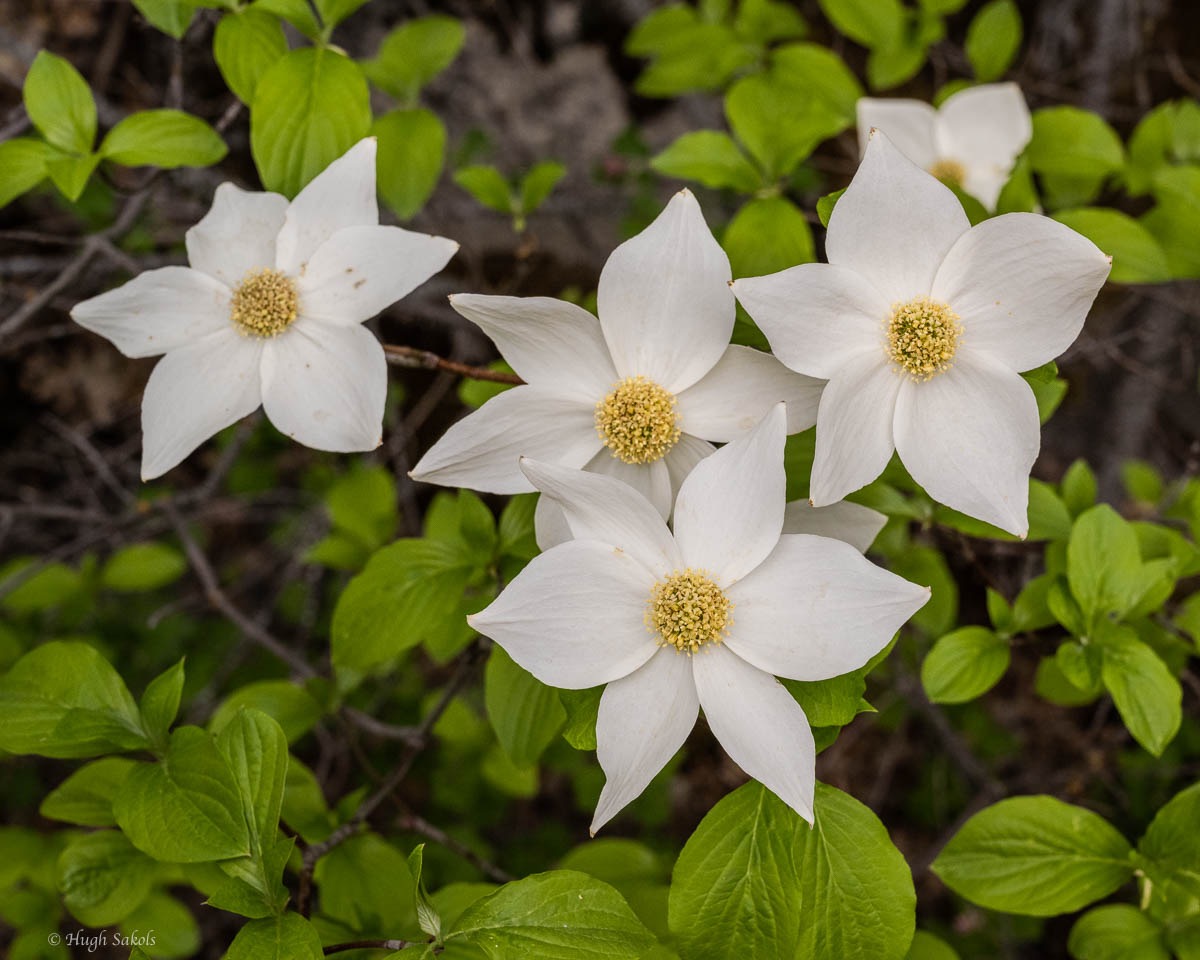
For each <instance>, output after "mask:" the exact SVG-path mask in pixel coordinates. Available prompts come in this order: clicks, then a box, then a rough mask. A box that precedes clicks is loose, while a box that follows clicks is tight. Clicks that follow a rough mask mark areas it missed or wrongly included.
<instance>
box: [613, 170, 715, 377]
mask: <svg viewBox="0 0 1200 960" xmlns="http://www.w3.org/2000/svg"><path fill="white" fill-rule="evenodd" d="M731 276H732V274H731V273H730V269H729V258H728V257H727V256H725V251H724V250H722V249H721V247H720V245H719V244H718V243H717V241H716V240H714V239H713V235H712V233H711V232H710V231H709V229H708V225H707V224H706V223H705V222H704V215H703V214H702V213H701V212H700V204H698V203H697V202H696V198H695V197H693V196H692V194H691V193H690V192H689V191H687V190H681V191H680V192H679V193H677V194H675V196H674V197H673V198H672V199H671V202H670V203H668V204H667V208H666V209H665V210H664V211H663V212H662V213H660V214H659V215H658V218H657V219H656V220H655V221H654V222H653V223H652V224H650V226H648V227H647V228H646V229H645V230H643V231H642V232H641V233H639V234H638V235H637V236H636V237H633V238H632V239H630V240H626V241H625V242H624V243H623V244H621V245H620V246H619V247H617V249H616V250H614V251H613V252H612V255H611V256H610V257H609V258H608V262H607V263H606V264H605V265H604V270H603V271H602V272H601V273H600V287H599V290H598V292H597V308H598V313H599V314H600V325H601V327H602V328H603V330H604V339H605V340H607V341H608V347H609V350H610V352H611V353H612V357H613V362H614V363H615V364H616V368H617V373H618V374H619V375H620V376H622V377H632V376H644V377H646V378H648V379H650V380H653V381H654V382H655V383H657V384H658V385H659V386H660V387H662V388H663V389H665V390H668V391H670V392H671V393H678V392H679V391H681V390H683V389H685V388H686V387H690V386H691V385H692V384H693V383H695V382H696V381H697V380H699V379H700V378H701V377H702V376H704V374H706V373H707V372H708V371H709V370H711V369H712V368H713V365H714V364H715V363H716V362H717V361H718V360H720V359H721V354H723V353H724V352H725V347H726V346H727V345H728V344H729V336H730V334H731V333H732V332H733V320H734V310H735V308H734V303H733V294H732V293H730V292H729V278H730V277H731Z"/></svg>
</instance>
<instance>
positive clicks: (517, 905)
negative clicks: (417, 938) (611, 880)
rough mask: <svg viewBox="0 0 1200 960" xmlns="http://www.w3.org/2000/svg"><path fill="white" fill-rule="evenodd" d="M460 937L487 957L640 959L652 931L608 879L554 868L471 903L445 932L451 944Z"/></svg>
mask: <svg viewBox="0 0 1200 960" xmlns="http://www.w3.org/2000/svg"><path fill="white" fill-rule="evenodd" d="M460 943H462V944H469V945H470V946H473V947H477V948H478V949H479V950H480V951H481V952H482V954H483V955H484V956H486V957H488V958H489V960H508V958H512V957H520V958H521V960H561V958H563V957H567V956H569V957H570V958H571V960H639V958H641V957H642V956H643V954H644V953H645V952H646V951H647V950H649V949H650V947H651V946H653V944H654V935H653V934H651V933H650V931H649V930H647V929H646V927H645V926H644V925H643V924H642V922H641V921H640V920H638V918H637V917H636V916H634V913H633V911H632V910H630V908H629V905H628V904H627V903H626V902H625V900H624V898H622V896H621V895H620V894H619V893H617V891H616V890H614V889H613V888H612V887H610V886H609V885H608V884H606V883H601V882H600V881H599V880H594V879H592V878H591V877H588V876H585V875H584V874H582V873H576V872H574V871H572V870H553V871H550V872H549V873H538V874H534V875H533V876H531V877H526V878H525V879H524V880H516V881H514V882H512V883H508V884H505V885H504V886H503V887H501V888H500V889H499V890H497V891H496V892H495V893H493V894H490V895H489V896H487V897H484V898H483V899H482V900H478V901H476V902H475V903H473V904H472V905H471V906H469V907H467V909H466V910H464V911H463V913H462V915H461V916H460V917H459V918H458V919H457V920H456V921H455V923H454V924H453V926H452V927H451V929H450V932H449V933H448V934H447V935H446V944H447V946H449V945H451V944H460Z"/></svg>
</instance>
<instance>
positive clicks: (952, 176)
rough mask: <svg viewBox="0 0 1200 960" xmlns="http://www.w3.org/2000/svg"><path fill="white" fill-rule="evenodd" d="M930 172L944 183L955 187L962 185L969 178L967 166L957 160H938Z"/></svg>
mask: <svg viewBox="0 0 1200 960" xmlns="http://www.w3.org/2000/svg"><path fill="white" fill-rule="evenodd" d="M929 172H930V173H932V174H933V175H934V176H935V177H937V178H938V179H939V180H941V181H942V183H944V184H947V185H949V186H953V187H961V186H962V185H963V184H964V183H965V182H966V179H967V168H966V167H964V166H963V165H962V164H961V163H959V162H958V161H957V160H936V161H934V164H933V166H931V167H930V168H929Z"/></svg>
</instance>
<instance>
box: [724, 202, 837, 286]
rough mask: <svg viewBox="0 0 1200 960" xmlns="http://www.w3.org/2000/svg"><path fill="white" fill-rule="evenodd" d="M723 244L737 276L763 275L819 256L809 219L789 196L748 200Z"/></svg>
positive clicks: (726, 230)
mask: <svg viewBox="0 0 1200 960" xmlns="http://www.w3.org/2000/svg"><path fill="white" fill-rule="evenodd" d="M722 246H723V247H724V248H725V252H726V253H727V254H728V255H729V263H730V266H731V267H732V270H733V275H734V276H735V277H760V276H763V275H764V274H768V273H775V272H776V271H779V270H783V269H785V268H787V267H794V266H796V265H797V264H800V263H811V262H812V261H814V260H815V259H816V258H817V255H816V250H815V248H814V246H813V236H812V230H811V229H810V228H809V226H808V221H807V220H806V219H805V217H804V214H803V213H801V212H800V209H799V208H798V207H797V206H796V205H795V204H794V203H792V201H791V200H788V199H787V198H786V197H757V198H755V199H753V200H748V201H747V202H746V203H745V204H744V205H743V206H742V208H741V209H740V210H739V211H738V212H737V213H735V214H734V215H733V219H732V220H730V221H729V226H727V227H726V228H725V236H724V237H723V238H722Z"/></svg>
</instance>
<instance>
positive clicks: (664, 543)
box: [521, 457, 680, 577]
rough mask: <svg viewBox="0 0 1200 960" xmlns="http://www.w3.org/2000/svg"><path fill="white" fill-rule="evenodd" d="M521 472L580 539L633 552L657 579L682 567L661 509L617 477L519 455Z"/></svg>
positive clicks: (574, 536)
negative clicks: (553, 503) (554, 504)
mask: <svg viewBox="0 0 1200 960" xmlns="http://www.w3.org/2000/svg"><path fill="white" fill-rule="evenodd" d="M521 472H522V473H524V474H525V476H526V477H527V478H528V479H529V482H530V483H532V484H533V485H534V486H535V487H536V488H537V489H538V490H540V491H541V492H542V496H543V497H549V498H550V499H552V500H555V501H557V503H558V505H559V506H560V507H562V509H563V513H564V515H565V516H566V520H567V525H568V527H570V530H571V535H572V537H573V538H574V539H576V540H597V541H599V542H600V543H606V544H608V545H609V546H610V547H615V548H616V549H618V550H624V551H626V552H628V553H630V554H631V555H632V556H633V557H634V558H635V559H636V560H637V561H638V562H639V563H641V564H642V565H643V566H644V567H646V568H647V569H649V570H650V571H651V572H652V573H653V574H654V575H655V576H656V577H665V576H667V575H668V574H669V573H670V572H671V571H672V570H675V569H678V568H679V566H680V561H679V549H678V548H677V547H676V546H675V539H674V538H673V537H672V536H671V531H670V530H668V529H667V524H666V522H665V521H664V520H663V518H662V517H661V516H660V515H659V513H658V510H657V509H656V508H655V507H654V505H653V504H651V503H650V501H649V500H647V499H646V498H645V497H643V496H642V495H641V494H640V493H638V492H637V491H636V490H634V489H633V487H631V486H629V485H628V484H626V483H622V482H621V481H620V480H618V479H616V478H615V477H606V476H603V475H602V474H599V473H591V472H589V471H586V470H576V469H572V468H571V467H562V466H558V465H557V464H553V463H541V462H539V461H537V460H530V459H529V458H528V457H524V458H522V459H521Z"/></svg>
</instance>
